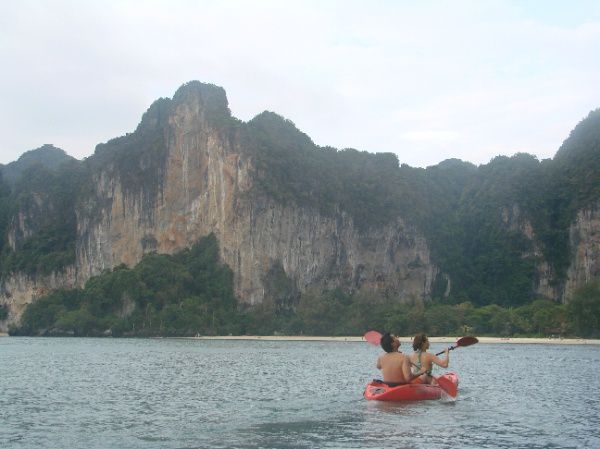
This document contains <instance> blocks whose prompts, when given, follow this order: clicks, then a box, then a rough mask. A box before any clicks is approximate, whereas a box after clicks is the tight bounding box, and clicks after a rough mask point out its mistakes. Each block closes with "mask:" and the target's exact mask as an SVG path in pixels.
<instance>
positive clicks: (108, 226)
mask: <svg viewBox="0 0 600 449" xmlns="http://www.w3.org/2000/svg"><path fill="white" fill-rule="evenodd" d="M246 137H247V136H245V134H244V130H243V127H242V126H239V123H238V126H236V121H235V119H232V118H231V117H230V115H229V110H228V108H227V100H226V97H225V93H224V91H223V90H222V89H219V88H216V87H214V86H206V85H202V84H200V83H190V84H188V85H185V86H183V87H182V88H181V89H180V90H179V91H178V92H177V93H176V94H175V96H174V97H173V99H172V100H159V101H158V102H157V103H156V104H155V105H153V106H152V107H151V108H150V109H149V111H148V112H147V113H146V114H145V115H144V117H143V119H142V122H141V123H140V126H139V127H138V129H137V130H136V133H134V134H133V135H128V136H125V137H123V138H120V139H116V141H115V142H109V143H108V144H106V147H107V148H105V147H103V146H99V148H98V150H97V154H96V155H95V156H93V158H95V160H96V161H95V162H94V161H92V163H93V164H94V167H96V168H95V169H94V170H93V178H92V179H93V182H92V192H91V193H90V194H89V195H87V196H85V197H84V199H83V200H82V201H81V202H80V204H78V205H77V208H76V214H77V240H76V263H75V265H74V266H73V267H71V268H69V269H68V270H66V271H65V272H64V273H56V274H53V275H52V276H48V277H43V278H40V277H37V278H33V277H29V278H28V277H27V276H25V275H22V274H18V275H15V276H13V277H10V278H8V279H7V280H6V281H5V283H4V286H3V291H2V299H1V300H0V301H1V302H2V303H5V304H8V305H9V307H10V315H9V320H8V321H6V322H4V323H3V324H4V325H3V328H4V329H5V328H6V327H7V325H8V324H9V323H10V322H14V321H17V320H18V319H19V317H20V315H21V313H22V311H23V310H24V307H25V305H26V304H27V303H29V302H31V301H32V300H35V298H37V297H39V296H40V295H41V294H43V293H44V292H46V291H47V290H48V289H51V288H56V287H66V286H76V285H77V286H82V285H83V284H84V283H85V281H86V280H87V279H89V278H90V277H91V276H94V275H97V274H99V273H101V272H102V271H103V270H104V269H110V268H112V267H114V266H116V265H118V264H121V263H125V264H127V265H130V266H131V265H134V264H136V263H137V262H138V261H139V260H140V259H141V257H142V256H143V255H144V253H146V252H150V251H157V252H159V253H174V252H177V251H180V250H182V249H184V248H186V247H188V246H190V245H191V244H192V243H193V242H195V241H197V240H198V239H199V238H201V237H203V236H206V235H208V234H209V233H211V232H213V233H215V235H216V236H217V238H218V240H219V244H220V249H221V256H222V259H223V261H224V262H225V263H227V264H228V265H229V266H230V267H231V268H232V269H233V271H234V273H235V281H234V282H235V291H236V294H237V295H238V297H239V299H240V300H241V301H245V302H247V303H250V304H257V303H260V302H261V301H263V299H264V298H265V297H268V296H269V295H275V294H276V292H271V291H269V284H270V283H269V279H268V278H269V276H270V275H271V274H272V273H274V272H277V270H274V269H275V268H282V269H283V272H284V273H283V275H284V276H285V277H286V278H287V279H289V280H291V282H292V284H293V286H294V289H293V290H294V291H302V290H304V289H306V288H307V287H309V286H313V285H318V286H322V287H325V288H334V287H341V288H344V289H346V290H356V289H360V288H363V287H364V288H369V289H376V290H380V291H382V292H384V293H388V294H394V295H398V296H401V297H405V296H409V295H416V296H419V297H424V298H426V297H427V296H428V294H429V292H430V290H431V284H432V281H433V279H434V278H435V276H436V274H437V271H438V270H437V268H436V267H435V266H433V265H432V263H431V261H430V257H429V250H428V247H427V244H426V242H425V239H424V238H423V236H422V235H421V234H420V233H419V232H418V230H417V229H415V228H414V227H412V226H409V225H407V224H406V223H405V222H404V221H403V220H402V219H400V218H399V219H398V220H397V221H396V222H395V223H393V224H389V225H387V226H384V227H379V228H375V229H371V230H369V231H359V230H358V229H357V227H356V226H355V225H354V222H353V220H352V218H351V217H349V216H348V215H347V214H346V213H344V212H343V211H341V210H339V211H337V212H336V213H335V214H333V215H331V216H323V215H322V214H320V213H319V212H318V211H317V210H316V209H312V208H310V207H298V206H296V205H294V204H281V203H280V202H276V201H274V200H272V199H270V198H268V197H267V196H265V195H261V194H258V193H257V191H256V190H255V189H253V173H254V166H253V158H252V148H249V146H251V145H252V143H251V142H249V141H248V140H247V138H246ZM140 145H141V146H150V147H151V148H152V151H148V150H147V149H146V148H140ZM115 148H116V149H115ZM110 151H120V152H121V153H123V154H125V156H124V158H121V159H119V158H116V159H115V158H112V159H109V158H105V157H104V155H103V153H106V152H110ZM127 154H130V157H127ZM104 159H106V160H110V161H111V162H110V163H106V164H105V163H103V162H102V160H104ZM115 161H116V162H115ZM127 164H131V165H127ZM14 226H15V229H16V228H18V229H21V228H22V226H21V224H20V221H18V222H15V223H14ZM20 232H21V233H23V232H24V231H22V230H21V231H20ZM280 275H281V273H280ZM273 299H274V300H278V298H273Z"/></svg>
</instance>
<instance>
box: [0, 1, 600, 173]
mask: <svg viewBox="0 0 600 449" xmlns="http://www.w3.org/2000/svg"><path fill="white" fill-rule="evenodd" d="M190 80H200V81H203V82H209V83H213V84H217V85H219V86H222V87H223V88H224V89H225V90H226V92H227V96H228V99H229V105H230V108H231V111H232V114H233V115H234V116H236V117H238V118H240V119H242V120H244V121H246V120H250V119H251V118H252V117H254V116H255V115H257V114H259V113H260V112H262V111H263V110H271V111H274V112H277V113H278V114H280V115H283V116H284V117H286V118H288V119H290V120H292V121H293V122H294V123H295V124H296V126H297V127H298V128H299V129H300V130H302V131H303V132H305V133H306V134H308V135H309V136H310V137H311V138H312V139H313V140H314V142H315V143H316V144H318V145H323V146H325V145H329V146H333V147H336V148H346V147H352V148H357V149H359V150H366V151H370V152H380V151H386V152H394V153H396V154H397V155H398V158H399V160H400V162H402V163H407V164H409V165H411V166H418V167H426V166H429V165H434V164H437V163H439V162H441V161H443V160H445V159H448V158H459V159H462V160H465V161H470V162H473V163H475V164H482V163H487V162H489V160H490V159H492V158H493V157H495V156H497V155H507V156H510V155H512V154H514V153H516V152H527V153H531V154H534V155H536V156H538V158H540V159H544V158H548V157H553V156H554V154H555V152H556V151H557V150H558V148H559V146H560V145H561V143H562V141H563V140H564V139H565V138H566V137H567V136H568V134H569V132H570V131H571V129H573V127H574V126H575V125H576V124H577V123H578V122H579V121H580V120H582V119H583V118H584V117H585V116H587V114H588V113H589V112H590V111H591V110H593V109H596V108H598V107H600V1H582V0H577V1H560V2H552V1H549V0H543V1H536V2H532V1H529V2H528V1H485V0H473V1H456V0H453V1H443V2H437V1H416V0H415V1H374V0H369V1H367V0H364V1H349V0H340V1H326V0H320V1H314V2H313V1H295V0H286V1H273V2H267V1H216V0H214V1H173V0H170V1H130V2H126V1H118V2H117V1H108V0H98V1H82V0H79V1H68V2H67V1H21V0H19V1H8V2H3V3H2V9H1V14H0V163H8V162H11V161H13V160H16V159H17V158H18V157H19V156H20V155H21V154H22V153H23V152H25V151H27V150H30V149H33V148H37V147H39V146H41V145H42V144H45V143H52V144H54V145H55V146H57V147H60V148H62V149H64V150H65V151H66V152H67V153H69V154H70V155H72V156H74V157H76V158H78V159H82V158H84V157H87V156H89V155H91V154H92V153H93V151H94V147H95V146H96V144H98V143H100V142H105V141H106V140H109V139H111V138H113V137H117V136H120V135H123V134H125V133H127V132H131V131H133V130H134V129H135V127H136V126H137V124H138V122H139V120H140V118H141V115H142V114H143V113H144V111H145V110H146V109H147V108H148V106H149V105H150V104H151V103H152V102H153V101H154V100H155V99H157V98H159V97H172V96H173V93H174V92H175V90H177V88H178V87H179V86H180V85H181V84H183V83H184V82H187V81H190Z"/></svg>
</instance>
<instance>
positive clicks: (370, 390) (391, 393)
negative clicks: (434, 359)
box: [364, 373, 458, 401]
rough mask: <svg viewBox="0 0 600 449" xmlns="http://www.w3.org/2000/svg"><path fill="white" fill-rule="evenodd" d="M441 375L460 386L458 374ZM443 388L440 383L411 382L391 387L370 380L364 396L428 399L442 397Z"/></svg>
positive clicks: (378, 398)
mask: <svg viewBox="0 0 600 449" xmlns="http://www.w3.org/2000/svg"><path fill="white" fill-rule="evenodd" d="M440 377H444V378H446V379H447V380H448V381H450V382H452V384H454V386H455V387H458V376H457V375H456V373H445V374H443V375H441V376H440ZM442 392H443V390H442V388H440V386H439V385H427V384H422V383H410V384H406V385H398V386H397V387H390V386H389V385H387V384H385V383H383V382H382V381H380V380H373V381H371V382H369V384H368V385H367V388H366V389H365V392H364V397H365V398H366V399H368V400H374V401H423V400H426V399H440V398H441V397H442V394H443V393H442Z"/></svg>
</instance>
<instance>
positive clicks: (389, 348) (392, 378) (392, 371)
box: [377, 333, 424, 387]
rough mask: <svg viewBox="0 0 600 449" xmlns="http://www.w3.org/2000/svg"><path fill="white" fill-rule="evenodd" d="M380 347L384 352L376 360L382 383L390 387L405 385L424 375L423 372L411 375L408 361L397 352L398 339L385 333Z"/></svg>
mask: <svg viewBox="0 0 600 449" xmlns="http://www.w3.org/2000/svg"><path fill="white" fill-rule="evenodd" d="M381 347H382V348H383V350H384V351H385V354H382V355H380V356H379V358H378V359H377V369H380V370H381V371H382V374H383V382H385V383H386V384H388V385H389V386H390V387H394V386H396V385H402V384H407V383H409V382H410V381H411V380H413V379H415V378H417V377H419V376H420V375H421V374H424V371H423V372H421V371H419V372H418V373H415V374H413V373H412V372H411V370H410V361H409V360H408V357H406V356H405V355H404V354H402V353H400V352H398V348H399V347H400V340H398V337H396V336H394V335H391V334H390V333H385V334H383V335H382V337H381Z"/></svg>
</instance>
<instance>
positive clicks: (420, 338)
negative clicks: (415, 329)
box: [413, 332, 427, 351]
mask: <svg viewBox="0 0 600 449" xmlns="http://www.w3.org/2000/svg"><path fill="white" fill-rule="evenodd" d="M426 341H427V335H425V333H424V332H421V333H419V334H417V335H415V338H413V349H414V350H415V351H418V350H419V349H421V346H423V343H425V342H426Z"/></svg>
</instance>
